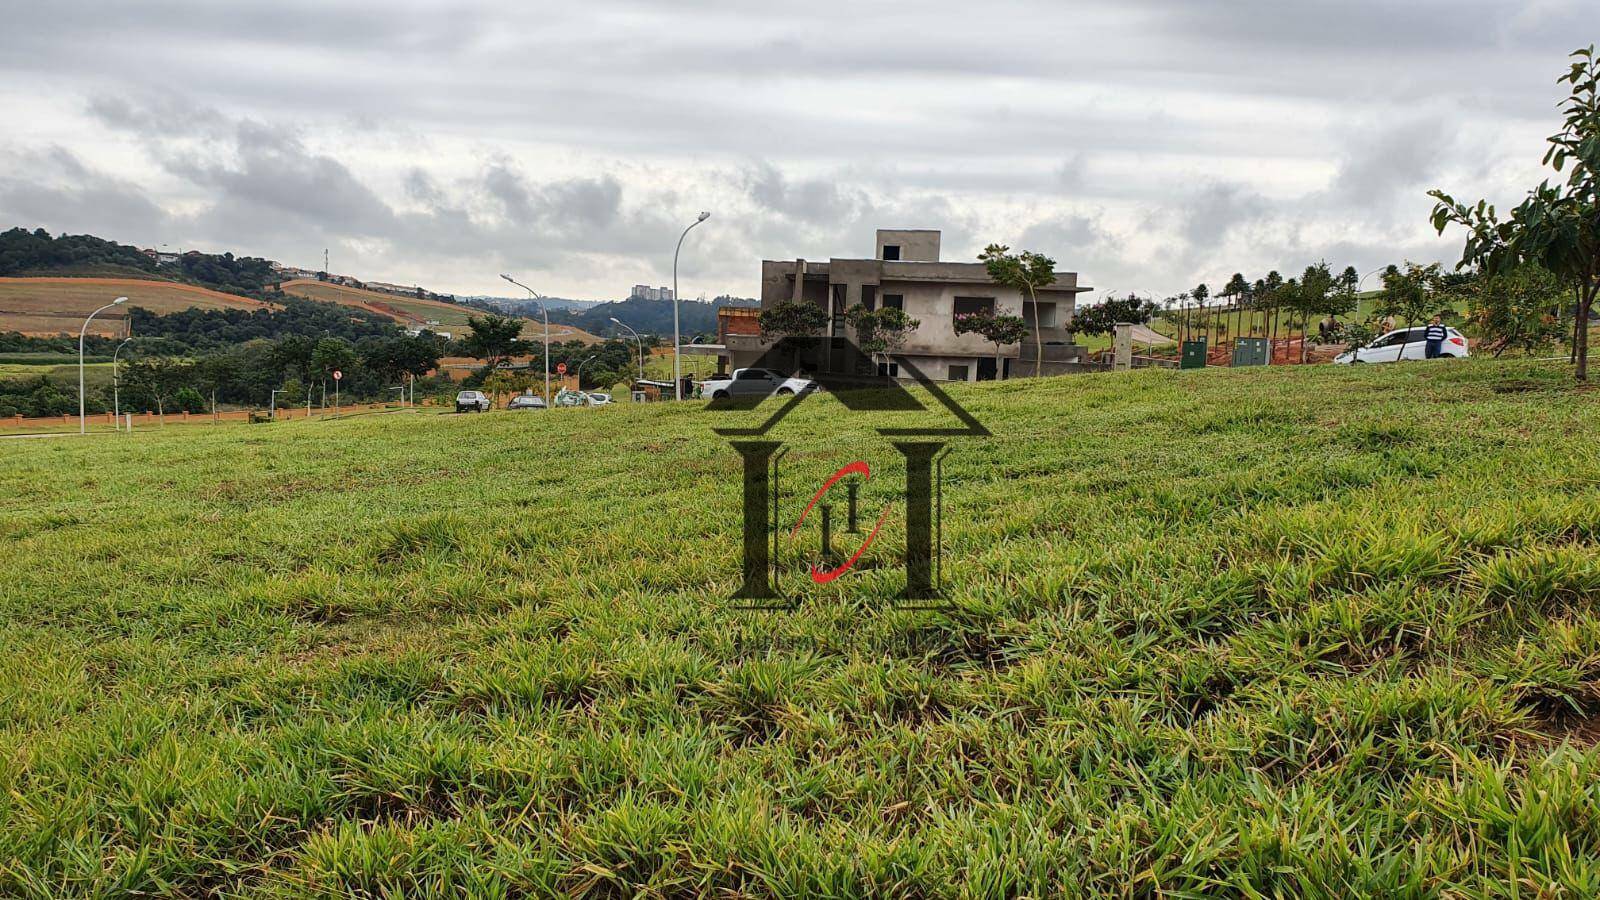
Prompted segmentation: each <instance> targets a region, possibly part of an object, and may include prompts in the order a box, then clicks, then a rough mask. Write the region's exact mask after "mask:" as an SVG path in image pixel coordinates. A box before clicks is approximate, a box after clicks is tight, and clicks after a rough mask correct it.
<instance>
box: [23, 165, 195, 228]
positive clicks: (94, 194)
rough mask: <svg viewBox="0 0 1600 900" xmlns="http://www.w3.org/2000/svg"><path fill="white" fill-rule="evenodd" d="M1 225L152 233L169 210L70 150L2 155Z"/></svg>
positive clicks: (163, 221)
mask: <svg viewBox="0 0 1600 900" xmlns="http://www.w3.org/2000/svg"><path fill="white" fill-rule="evenodd" d="M0 171H4V172H19V173H27V174H26V176H24V177H18V176H14V175H9V174H0V223H4V225H3V227H6V228H9V227H12V226H15V225H21V226H24V227H29V228H36V227H37V228H45V229H47V230H50V231H57V232H60V231H68V232H74V233H101V232H111V233H115V234H133V235H141V236H145V235H152V234H158V233H160V231H161V229H162V228H164V227H165V226H166V224H167V221H168V216H167V213H166V211H165V210H163V209H162V208H161V207H160V206H159V205H157V204H156V203H155V202H154V201H153V200H151V199H150V198H149V196H147V195H146V194H145V192H144V191H143V190H142V189H140V188H139V187H138V186H137V185H134V184H131V183H129V182H126V181H122V180H120V179H116V178H112V177H109V176H106V175H103V174H101V173H98V172H95V171H93V170H91V169H90V168H89V167H87V166H85V165H84V164H83V162H82V161H81V160H79V159H78V157H77V156H75V155H74V154H73V153H71V152H70V151H68V150H66V149H65V148H62V147H51V148H48V149H46V150H45V151H43V152H39V153H22V154H17V155H14V156H10V157H9V158H8V157H6V156H4V155H0Z"/></svg>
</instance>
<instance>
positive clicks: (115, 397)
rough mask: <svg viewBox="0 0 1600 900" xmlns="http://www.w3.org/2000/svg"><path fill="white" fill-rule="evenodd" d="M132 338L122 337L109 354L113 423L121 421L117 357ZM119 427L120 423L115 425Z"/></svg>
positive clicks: (120, 391) (120, 393)
mask: <svg viewBox="0 0 1600 900" xmlns="http://www.w3.org/2000/svg"><path fill="white" fill-rule="evenodd" d="M131 340H133V338H132V337H131V336H129V337H125V338H123V339H122V343H120V344H118V345H117V349H116V352H115V353H112V354H111V421H112V423H113V424H115V423H118V422H121V421H122V382H121V380H120V379H119V378H118V377H117V357H118V356H120V355H121V354H122V348H123V347H126V346H128V342H129V341H131ZM117 427H118V428H121V426H120V425H118V426H117Z"/></svg>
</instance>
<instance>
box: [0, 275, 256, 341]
mask: <svg viewBox="0 0 1600 900" xmlns="http://www.w3.org/2000/svg"><path fill="white" fill-rule="evenodd" d="M124 296H125V297H127V298H128V305H129V306H139V307H143V308H144V309H148V310H150V311H151V312H155V313H170V312H178V311H179V310H184V309H189V308H190V307H198V308H200V309H246V310H249V309H270V308H273V304H271V303H269V302H265V301H262V300H255V299H252V298H249V297H240V296H237V295H234V294H224V293H221V292H219V291H213V290H209V289H207V288H203V287H198V286H196V285H192V284H181V283H178V282H173V281H157V280H153V279H150V278H0V332H3V331H17V332H21V333H22V334H26V335H37V336H43V337H49V336H53V335H58V334H71V335H76V334H77V333H78V329H79V328H82V327H83V319H84V317H85V316H87V315H88V314H89V313H91V312H93V311H94V310H95V309H98V308H99V307H102V306H104V305H106V304H107V303H110V302H111V301H112V300H115V299H116V298H117V297H124ZM125 315H126V311H125V310H122V309H109V310H106V311H105V312H103V313H101V314H100V315H98V316H96V317H95V319H94V321H93V322H92V323H90V326H89V333H90V334H98V335H102V336H105V337H116V336H121V335H122V334H123V333H124V330H125V329H124V327H123V326H124V316H125Z"/></svg>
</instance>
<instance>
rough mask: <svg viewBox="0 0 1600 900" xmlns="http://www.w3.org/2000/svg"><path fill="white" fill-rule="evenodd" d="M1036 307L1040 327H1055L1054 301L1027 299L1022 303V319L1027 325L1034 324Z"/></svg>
mask: <svg viewBox="0 0 1600 900" xmlns="http://www.w3.org/2000/svg"><path fill="white" fill-rule="evenodd" d="M1036 307H1037V309H1038V316H1039V322H1038V325H1039V327H1040V328H1054V327H1056V305H1055V304H1054V303H1033V302H1032V301H1028V302H1025V303H1023V304H1022V321H1024V322H1027V323H1028V324H1029V325H1033V324H1034V309H1035V308H1036Z"/></svg>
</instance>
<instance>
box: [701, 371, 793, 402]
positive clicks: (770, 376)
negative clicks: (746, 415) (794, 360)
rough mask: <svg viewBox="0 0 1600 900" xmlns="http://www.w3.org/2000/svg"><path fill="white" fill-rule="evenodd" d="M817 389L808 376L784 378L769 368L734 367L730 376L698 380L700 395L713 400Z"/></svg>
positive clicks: (786, 394) (766, 395)
mask: <svg viewBox="0 0 1600 900" xmlns="http://www.w3.org/2000/svg"><path fill="white" fill-rule="evenodd" d="M816 389H817V383H816V382H815V381H812V380H811V379H809V378H785V377H784V376H782V375H780V374H778V373H777V372H774V371H772V370H771V369H734V370H733V377H732V378H713V379H710V380H708V381H702V382H700V395H701V396H702V397H710V398H711V399H713V400H726V399H728V398H730V397H750V396H755V397H770V396H772V395H773V394H777V395H779V396H788V395H790V394H805V393H809V392H811V391H814V390H816Z"/></svg>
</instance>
